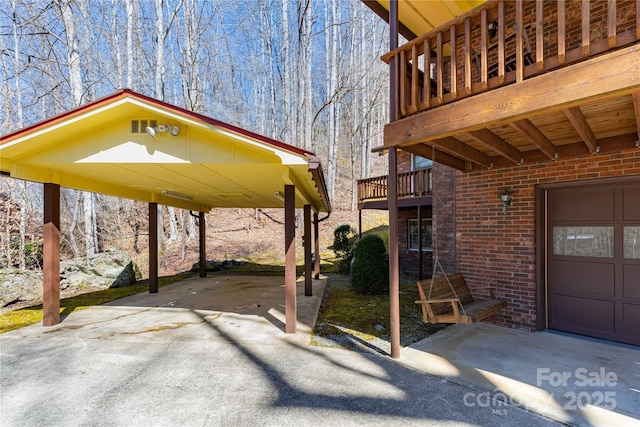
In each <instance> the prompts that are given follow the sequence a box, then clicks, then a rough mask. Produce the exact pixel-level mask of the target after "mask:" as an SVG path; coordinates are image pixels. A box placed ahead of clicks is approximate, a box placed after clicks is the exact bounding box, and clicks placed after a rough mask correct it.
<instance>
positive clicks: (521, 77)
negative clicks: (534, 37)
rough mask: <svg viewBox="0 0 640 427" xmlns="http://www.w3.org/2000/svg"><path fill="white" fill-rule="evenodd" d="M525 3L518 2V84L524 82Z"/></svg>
mask: <svg viewBox="0 0 640 427" xmlns="http://www.w3.org/2000/svg"><path fill="white" fill-rule="evenodd" d="M522 3H523V1H522V0H516V83H520V82H522V80H524V36H523V33H524V32H525V31H526V29H525V28H524V24H523V16H522V15H523V14H524V12H523V10H522V9H523V5H522Z"/></svg>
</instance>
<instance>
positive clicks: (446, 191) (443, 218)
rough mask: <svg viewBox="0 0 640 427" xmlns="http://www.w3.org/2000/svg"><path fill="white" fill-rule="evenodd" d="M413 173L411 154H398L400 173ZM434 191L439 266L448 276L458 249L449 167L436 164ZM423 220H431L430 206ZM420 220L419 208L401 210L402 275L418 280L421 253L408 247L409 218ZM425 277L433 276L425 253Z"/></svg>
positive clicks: (399, 226)
mask: <svg viewBox="0 0 640 427" xmlns="http://www.w3.org/2000/svg"><path fill="white" fill-rule="evenodd" d="M408 171H411V154H409V153H407V152H405V151H402V150H399V151H398V172H408ZM433 176H434V191H436V192H437V195H435V196H434V197H433V200H434V203H436V202H435V201H436V200H437V204H436V212H435V215H436V218H435V225H436V230H435V233H436V236H435V237H436V244H437V246H438V256H439V260H440V263H441V264H442V266H443V268H444V270H445V271H446V272H447V273H453V272H455V271H456V246H455V225H456V222H455V181H456V174H455V170H454V169H451V168H449V167H446V166H442V165H439V164H435V165H434V167H433ZM422 217H423V218H430V217H431V207H423V213H422ZM410 218H412V219H417V218H418V209H417V207H414V208H404V209H400V210H399V211H398V240H399V243H398V246H399V248H398V249H399V259H400V272H401V273H402V274H403V275H408V276H412V277H417V275H418V261H419V260H418V252H417V251H409V249H408V247H407V245H408V239H407V236H408V234H407V233H408V229H407V226H408V219H410ZM422 271H423V273H424V275H425V276H424V277H428V276H429V275H431V273H432V271H433V267H432V264H431V252H425V253H424V256H423V269H422Z"/></svg>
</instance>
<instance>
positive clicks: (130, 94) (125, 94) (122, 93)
mask: <svg viewBox="0 0 640 427" xmlns="http://www.w3.org/2000/svg"><path fill="white" fill-rule="evenodd" d="M122 98H134V99H139V100H142V101H145V102H149V103H152V104H155V105H157V106H159V107H162V108H166V109H168V110H173V111H175V112H177V113H179V114H182V115H185V116H188V117H190V118H193V119H195V120H199V121H202V122H205V123H208V124H210V125H213V126H216V127H219V128H223V129H226V130H228V131H230V132H233V133H237V134H239V135H242V136H245V137H248V138H252V139H255V140H257V141H260V142H263V143H265V144H268V145H271V146H274V147H277V148H279V149H281V150H285V151H289V152H290V153H294V154H297V155H299V156H304V157H309V155H313V153H309V152H308V151H306V150H303V149H302V148H298V147H294V146H293V145H289V144H285V143H284V142H281V141H277V140H275V139H272V138H269V137H266V136H263V135H259V134H257V133H254V132H251V131H248V130H246V129H242V128H240V127H237V126H233V125H230V124H228V123H224V122H221V121H219V120H216V119H213V118H211V117H207V116H204V115H202V114H198V113H195V112H193V111H189V110H187V109H184V108H181V107H178V106H176V105H172V104H169V103H167V102H164V101H160V100H158V99H155V98H152V97H150V96H146V95H142V94H140V93H137V92H134V91H132V90H130V89H120V90H119V91H117V92H114V93H112V94H111V95H107V96H105V97H102V98H99V99H96V100H95V101H92V102H90V103H88V104H84V105H81V106H79V107H76V108H74V109H71V110H68V111H66V112H64V113H62V114H59V115H57V116H53V117H50V118H48V119H46V120H43V121H41V122H38V123H35V124H33V125H31V126H27V127H25V128H22V129H19V130H17V131H15V132H11V133H9V134H7V135H4V136H1V137H0V144H5V143H7V142H9V141H11V140H13V139H15V138H18V137H20V136H22V135H24V134H27V133H30V132H33V131H35V130H38V129H41V128H44V127H46V126H48V125H51V124H53V123H58V122H61V121H63V120H65V119H68V118H70V117H73V116H75V115H77V114H80V113H84V112H86V111H90V110H92V109H94V108H98V107H101V106H102V105H105V104H109V103H111V102H113V101H116V100H119V99H122Z"/></svg>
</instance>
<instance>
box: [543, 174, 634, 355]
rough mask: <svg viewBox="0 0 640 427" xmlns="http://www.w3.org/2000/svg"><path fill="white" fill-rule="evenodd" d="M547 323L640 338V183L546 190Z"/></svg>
mask: <svg viewBox="0 0 640 427" xmlns="http://www.w3.org/2000/svg"><path fill="white" fill-rule="evenodd" d="M547 202H548V203H547V207H548V211H547V214H548V215H547V227H546V230H547V231H546V232H547V240H546V241H547V242H548V243H547V261H548V264H547V314H548V327H549V328H551V329H558V330H562V331H567V332H573V333H578V334H583V335H589V336H593V337H597V338H603V339H607V340H612V341H619V342H625V343H630V344H635V345H640V182H638V181H635V182H632V183H629V182H626V183H616V184H608V185H583V186H575V187H568V188H554V189H549V192H548V199H547Z"/></svg>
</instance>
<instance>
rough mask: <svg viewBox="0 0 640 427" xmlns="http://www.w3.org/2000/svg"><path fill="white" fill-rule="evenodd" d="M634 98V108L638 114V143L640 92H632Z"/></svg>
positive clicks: (639, 131) (639, 132)
mask: <svg viewBox="0 0 640 427" xmlns="http://www.w3.org/2000/svg"><path fill="white" fill-rule="evenodd" d="M632 98H633V110H634V111H635V114H636V127H637V128H638V139H636V143H637V142H638V141H640V92H634V93H633V94H632Z"/></svg>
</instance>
